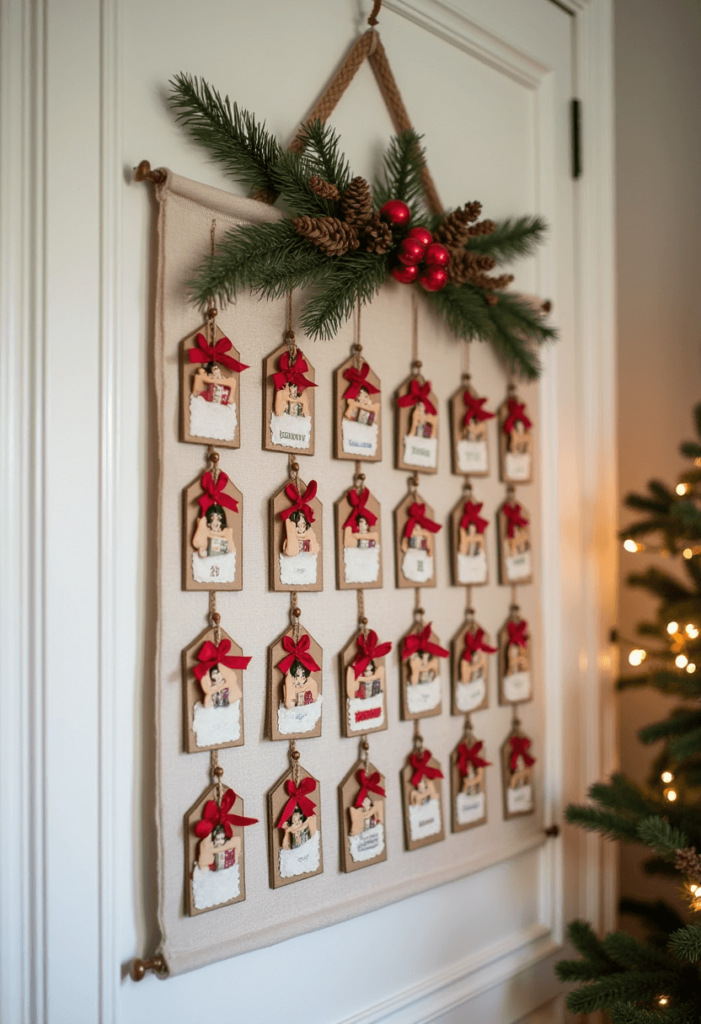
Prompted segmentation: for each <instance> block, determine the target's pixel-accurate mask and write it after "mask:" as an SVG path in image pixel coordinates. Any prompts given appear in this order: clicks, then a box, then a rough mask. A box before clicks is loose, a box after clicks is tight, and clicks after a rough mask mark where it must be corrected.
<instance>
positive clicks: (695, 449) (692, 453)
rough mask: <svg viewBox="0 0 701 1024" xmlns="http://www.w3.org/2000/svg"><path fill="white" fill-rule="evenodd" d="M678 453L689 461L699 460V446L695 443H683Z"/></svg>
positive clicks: (700, 448) (700, 455) (700, 451)
mask: <svg viewBox="0 0 701 1024" xmlns="http://www.w3.org/2000/svg"><path fill="white" fill-rule="evenodd" d="M679 451H680V453H681V454H682V455H686V457H687V458H689V459H699V458H701V444H697V443H696V441H684V442H683V443H682V444H680V445H679Z"/></svg>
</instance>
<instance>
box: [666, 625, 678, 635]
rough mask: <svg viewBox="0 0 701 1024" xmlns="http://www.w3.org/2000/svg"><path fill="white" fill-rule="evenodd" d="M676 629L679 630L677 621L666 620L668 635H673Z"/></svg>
mask: <svg viewBox="0 0 701 1024" xmlns="http://www.w3.org/2000/svg"><path fill="white" fill-rule="evenodd" d="M678 630H679V623H678V622H668V623H667V632H668V633H669V635H670V636H674V634H675V633H676V632H677V631H678Z"/></svg>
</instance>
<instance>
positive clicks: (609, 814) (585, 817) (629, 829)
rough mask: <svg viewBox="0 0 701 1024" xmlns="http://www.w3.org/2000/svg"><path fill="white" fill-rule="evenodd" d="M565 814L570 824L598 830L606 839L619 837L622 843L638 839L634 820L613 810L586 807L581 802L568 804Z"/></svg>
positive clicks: (594, 830)
mask: <svg viewBox="0 0 701 1024" xmlns="http://www.w3.org/2000/svg"><path fill="white" fill-rule="evenodd" d="M565 816H566V820H567V821H568V822H569V823H570V824H571V825H579V826H580V827H581V828H584V829H586V830H587V831H588V832H600V833H601V834H602V835H604V836H605V837H606V838H607V839H620V840H621V841H622V842H624V843H637V842H638V841H639V840H638V833H637V830H636V827H635V822H632V821H629V820H628V819H627V818H624V817H623V816H622V815H620V814H615V813H614V812H613V811H606V810H601V809H600V808H598V807H587V806H584V805H582V804H570V806H569V807H568V808H567V811H566V815H565Z"/></svg>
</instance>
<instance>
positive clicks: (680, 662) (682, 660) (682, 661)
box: [674, 654, 689, 668]
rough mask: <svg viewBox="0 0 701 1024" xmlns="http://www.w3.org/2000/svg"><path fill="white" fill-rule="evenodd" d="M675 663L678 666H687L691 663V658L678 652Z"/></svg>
mask: <svg viewBox="0 0 701 1024" xmlns="http://www.w3.org/2000/svg"><path fill="white" fill-rule="evenodd" d="M674 664H675V665H676V666H677V668H686V666H687V665H688V664H689V659H688V658H687V656H686V654H678V655H677V656H676V658H675V659H674Z"/></svg>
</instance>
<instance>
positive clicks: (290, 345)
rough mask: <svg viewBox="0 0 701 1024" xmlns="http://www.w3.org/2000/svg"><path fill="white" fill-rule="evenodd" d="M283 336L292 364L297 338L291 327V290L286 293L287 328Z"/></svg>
mask: <svg viewBox="0 0 701 1024" xmlns="http://www.w3.org/2000/svg"><path fill="white" fill-rule="evenodd" d="M283 338H284V341H285V344H286V345H287V351H288V352H289V354H290V365H291V366H294V364H295V361H296V359H297V338H296V337H295V332H294V331H293V329H292V292H288V293H287V328H286V330H285V333H284V335H283Z"/></svg>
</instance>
